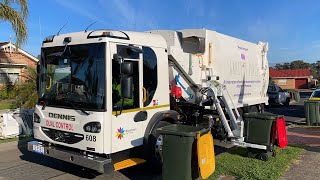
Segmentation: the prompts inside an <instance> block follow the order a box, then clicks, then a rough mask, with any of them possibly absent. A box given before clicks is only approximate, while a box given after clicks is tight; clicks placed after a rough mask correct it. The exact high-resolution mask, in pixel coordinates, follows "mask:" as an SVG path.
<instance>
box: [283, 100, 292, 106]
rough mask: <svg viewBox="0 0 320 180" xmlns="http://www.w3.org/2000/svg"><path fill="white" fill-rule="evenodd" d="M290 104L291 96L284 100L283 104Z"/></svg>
mask: <svg viewBox="0 0 320 180" xmlns="http://www.w3.org/2000/svg"><path fill="white" fill-rule="evenodd" d="M289 104H290V98H287V99H286V102H284V103H283V105H285V106H289Z"/></svg>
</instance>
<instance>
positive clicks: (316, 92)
mask: <svg viewBox="0 0 320 180" xmlns="http://www.w3.org/2000/svg"><path fill="white" fill-rule="evenodd" d="M311 97H312V98H320V91H314V92H313V94H312V96H311Z"/></svg>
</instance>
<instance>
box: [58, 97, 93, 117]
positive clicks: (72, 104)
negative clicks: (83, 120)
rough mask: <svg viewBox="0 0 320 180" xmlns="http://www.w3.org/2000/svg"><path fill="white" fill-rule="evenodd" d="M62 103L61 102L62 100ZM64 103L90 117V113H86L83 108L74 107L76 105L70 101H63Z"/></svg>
mask: <svg viewBox="0 0 320 180" xmlns="http://www.w3.org/2000/svg"><path fill="white" fill-rule="evenodd" d="M60 101H61V100H60ZM63 102H64V103H68V104H70V105H71V106H72V108H73V109H75V110H79V111H81V112H82V113H84V114H86V115H87V116H88V115H90V113H88V112H87V111H85V110H84V109H82V108H79V107H76V105H74V103H72V102H70V101H63Z"/></svg>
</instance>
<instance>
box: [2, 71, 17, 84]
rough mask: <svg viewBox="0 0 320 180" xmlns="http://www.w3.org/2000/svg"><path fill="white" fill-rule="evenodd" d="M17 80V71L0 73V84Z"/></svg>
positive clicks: (12, 82) (13, 82)
mask: <svg viewBox="0 0 320 180" xmlns="http://www.w3.org/2000/svg"><path fill="white" fill-rule="evenodd" d="M17 82H19V73H0V84H8V83H10V84H15V83H17Z"/></svg>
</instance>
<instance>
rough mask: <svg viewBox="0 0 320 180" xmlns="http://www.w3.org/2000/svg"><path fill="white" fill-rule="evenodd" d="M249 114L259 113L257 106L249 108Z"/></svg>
mask: <svg viewBox="0 0 320 180" xmlns="http://www.w3.org/2000/svg"><path fill="white" fill-rule="evenodd" d="M249 112H259V110H258V108H257V106H251V107H250V111H249Z"/></svg>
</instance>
